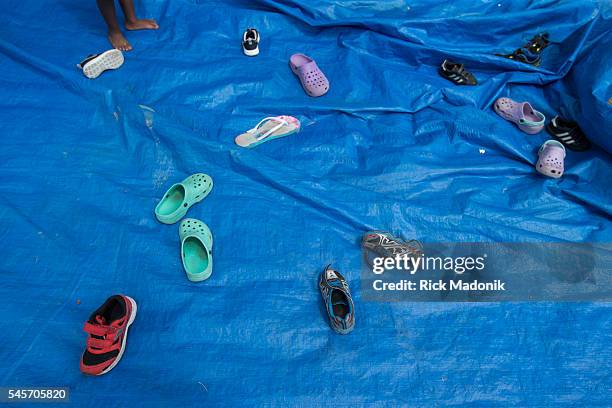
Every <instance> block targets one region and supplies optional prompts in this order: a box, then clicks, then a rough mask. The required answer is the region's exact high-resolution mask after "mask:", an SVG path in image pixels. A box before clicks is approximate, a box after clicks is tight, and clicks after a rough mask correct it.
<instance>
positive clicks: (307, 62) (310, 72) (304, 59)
mask: <svg viewBox="0 0 612 408" xmlns="http://www.w3.org/2000/svg"><path fill="white" fill-rule="evenodd" d="M289 66H290V67H291V70H292V71H293V73H294V74H295V75H297V76H298V78H300V82H301V83H302V86H303V87H304V90H305V91H306V93H307V94H308V95H310V96H322V95H325V94H326V93H327V91H329V81H328V80H327V78H326V77H325V74H323V72H322V71H321V70H320V69H319V67H318V66H317V63H316V62H315V61H314V60H313V59H312V58H310V57H308V56H306V55H304V54H293V55H292V56H291V58H290V59H289Z"/></svg>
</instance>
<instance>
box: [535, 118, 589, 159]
mask: <svg viewBox="0 0 612 408" xmlns="http://www.w3.org/2000/svg"><path fill="white" fill-rule="evenodd" d="M546 130H547V131H548V133H550V135H551V136H552V137H554V138H555V139H556V140H558V141H559V142H561V143H563V145H564V146H565V147H567V148H568V149H570V150H573V151H575V152H583V151H585V150H589V149H590V148H591V142H589V139H587V137H586V136H585V134H584V133H583V132H582V130H580V128H579V127H578V124H577V123H576V122H571V121H569V120H565V119H563V118H561V117H559V116H555V117H554V118H552V120H551V121H550V122H549V123H548V125H546Z"/></svg>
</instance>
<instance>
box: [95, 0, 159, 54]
mask: <svg viewBox="0 0 612 408" xmlns="http://www.w3.org/2000/svg"><path fill="white" fill-rule="evenodd" d="M96 1H97V3H98V8H99V9H100V13H101V14H102V17H104V21H105V22H106V25H107V26H108V40H109V41H110V43H111V44H112V45H113V47H115V48H116V49H118V50H121V51H129V50H131V49H132V46H131V45H130V43H129V42H128V41H127V40H126V39H125V37H124V36H123V34H122V33H121V28H119V23H118V22H117V13H116V11H115V0H96ZM119 4H121V9H122V10H123V14H124V16H125V28H126V29H128V30H147V29H149V30H156V29H158V28H159V26H158V25H157V23H156V22H155V20H149V19H139V18H138V17H136V12H135V11H134V1H133V0H120V1H119Z"/></svg>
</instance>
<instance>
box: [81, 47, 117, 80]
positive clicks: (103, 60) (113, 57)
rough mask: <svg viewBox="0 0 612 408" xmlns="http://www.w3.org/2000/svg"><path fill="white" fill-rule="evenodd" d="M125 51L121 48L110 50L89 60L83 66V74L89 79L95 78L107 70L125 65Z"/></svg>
mask: <svg viewBox="0 0 612 408" xmlns="http://www.w3.org/2000/svg"><path fill="white" fill-rule="evenodd" d="M123 61H124V58H123V53H122V52H121V51H119V50H108V51H105V52H103V53H102V54H100V55H98V56H97V57H96V58H94V59H92V60H91V61H89V62H88V63H87V64H85V66H84V67H83V74H85V76H86V77H87V78H89V79H95V78H97V77H99V76H100V74H101V73H103V72H104V71H106V70H109V69H117V68H119V67H120V66H121V65H123Z"/></svg>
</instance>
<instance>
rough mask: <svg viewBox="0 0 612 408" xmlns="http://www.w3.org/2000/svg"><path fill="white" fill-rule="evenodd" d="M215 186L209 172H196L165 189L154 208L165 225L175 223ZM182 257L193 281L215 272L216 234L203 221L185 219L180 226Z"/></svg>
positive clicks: (189, 277)
mask: <svg viewBox="0 0 612 408" xmlns="http://www.w3.org/2000/svg"><path fill="white" fill-rule="evenodd" d="M212 188H213V181H212V178H211V177H210V176H209V175H208V174H203V173H196V174H192V175H191V176H189V177H187V178H186V179H185V180H183V181H182V182H180V183H178V184H174V185H173V186H172V187H170V188H169V189H168V191H166V194H164V197H163V198H162V199H161V200H160V202H159V203H158V204H157V206H156V207H155V217H157V219H158V220H159V222H161V223H164V224H174V223H176V222H178V221H179V220H180V219H181V218H183V217H184V216H185V214H187V211H188V210H189V209H190V208H191V207H192V206H193V205H194V204H197V203H199V202H200V201H202V200H203V199H204V198H206V196H207V195H208V194H210V192H211V190H212ZM179 237H180V239H181V259H182V261H183V268H185V272H186V273H187V278H188V279H189V280H190V281H192V282H200V281H203V280H206V279H208V278H209V277H210V275H211V274H212V267H213V259H212V245H213V237H212V233H211V232H210V228H208V225H206V224H204V223H203V222H202V221H200V220H196V219H193V218H185V219H184V220H183V221H182V222H181V224H180V226H179Z"/></svg>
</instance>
